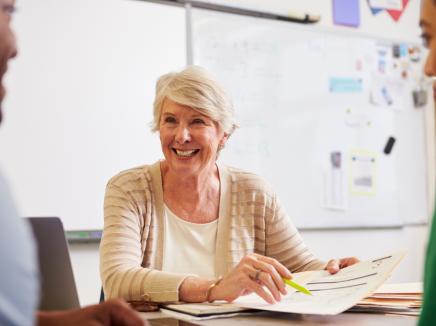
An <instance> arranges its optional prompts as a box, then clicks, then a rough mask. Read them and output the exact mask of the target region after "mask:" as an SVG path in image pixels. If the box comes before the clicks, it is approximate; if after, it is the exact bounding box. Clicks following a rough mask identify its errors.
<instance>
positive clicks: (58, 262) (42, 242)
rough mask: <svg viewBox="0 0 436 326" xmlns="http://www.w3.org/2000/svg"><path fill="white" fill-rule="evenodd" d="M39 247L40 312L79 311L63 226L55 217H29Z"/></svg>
mask: <svg viewBox="0 0 436 326" xmlns="http://www.w3.org/2000/svg"><path fill="white" fill-rule="evenodd" d="M27 220H28V221H29V223H30V225H31V227H32V230H33V233H34V235H35V240H36V243H37V245H38V258H39V270H40V279H41V301H40V306H39V309H40V310H64V309H75V308H79V307H80V304H79V298H78V295H77V289H76V283H75V281H74V275H73V269H72V267H71V261H70V254H69V251H68V244H67V240H66V238H65V232H64V227H63V225H62V222H61V220H60V219H59V218H57V217H30V218H27Z"/></svg>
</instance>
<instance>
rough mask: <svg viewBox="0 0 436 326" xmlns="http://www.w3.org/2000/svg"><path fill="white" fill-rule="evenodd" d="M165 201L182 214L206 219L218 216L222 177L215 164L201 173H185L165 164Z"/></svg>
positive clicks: (178, 213) (184, 216)
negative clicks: (178, 172)
mask: <svg viewBox="0 0 436 326" xmlns="http://www.w3.org/2000/svg"><path fill="white" fill-rule="evenodd" d="M161 171H162V186H163V194H164V201H165V204H166V205H167V206H168V207H169V208H170V209H171V210H172V211H173V212H174V213H175V214H176V215H178V216H179V217H181V218H183V219H185V220H188V221H190V222H197V223H205V222H210V221H213V220H215V219H217V218H218V211H219V196H220V180H219V173H218V168H217V166H216V165H215V164H214V165H213V167H211V169H210V170H209V171H203V172H202V173H201V174H197V175H188V176H181V175H177V174H175V173H173V172H172V171H171V170H169V169H168V166H167V165H166V164H165V162H162V164H161Z"/></svg>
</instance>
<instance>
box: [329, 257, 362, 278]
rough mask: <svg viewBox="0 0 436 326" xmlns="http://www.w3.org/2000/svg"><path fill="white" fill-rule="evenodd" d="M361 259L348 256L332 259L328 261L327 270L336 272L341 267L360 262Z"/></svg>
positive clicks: (331, 272)
mask: <svg viewBox="0 0 436 326" xmlns="http://www.w3.org/2000/svg"><path fill="white" fill-rule="evenodd" d="M359 261H360V260H359V259H358V258H356V257H346V258H341V259H331V260H329V262H328V263H327V266H326V268H325V269H326V270H327V271H329V273H330V274H336V273H337V272H339V270H340V269H342V268H345V267H348V266H351V265H354V264H356V263H358V262H359Z"/></svg>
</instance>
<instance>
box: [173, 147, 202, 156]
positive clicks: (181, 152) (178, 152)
mask: <svg viewBox="0 0 436 326" xmlns="http://www.w3.org/2000/svg"><path fill="white" fill-rule="evenodd" d="M172 150H173V152H174V153H176V155H177V156H180V157H192V156H194V155H195V154H197V153H198V152H199V151H200V150H199V149H187V150H180V149H176V148H173V149H172Z"/></svg>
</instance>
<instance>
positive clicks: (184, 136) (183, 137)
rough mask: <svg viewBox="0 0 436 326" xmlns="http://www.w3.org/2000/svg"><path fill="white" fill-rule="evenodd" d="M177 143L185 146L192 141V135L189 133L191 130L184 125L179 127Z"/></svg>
mask: <svg viewBox="0 0 436 326" xmlns="http://www.w3.org/2000/svg"><path fill="white" fill-rule="evenodd" d="M175 140H176V142H178V143H179V144H184V143H186V142H189V141H190V140H191V135H190V133H189V128H187V126H184V125H182V124H181V125H179V127H178V128H177V131H176V139H175Z"/></svg>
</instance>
